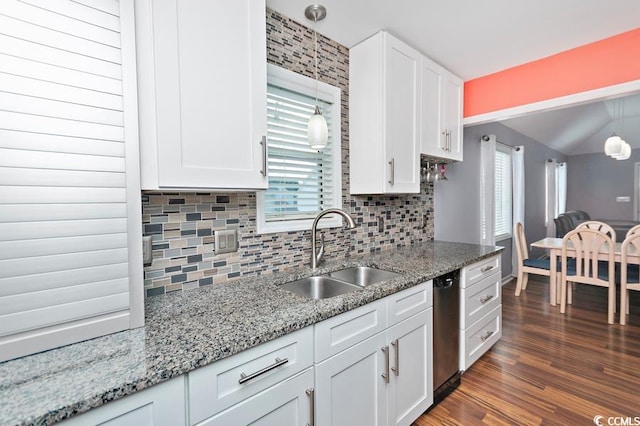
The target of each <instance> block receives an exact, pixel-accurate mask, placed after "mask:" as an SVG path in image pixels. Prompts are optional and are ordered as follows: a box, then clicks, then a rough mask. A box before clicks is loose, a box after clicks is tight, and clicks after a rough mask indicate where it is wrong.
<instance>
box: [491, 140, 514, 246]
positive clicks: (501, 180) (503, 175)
mask: <svg viewBox="0 0 640 426" xmlns="http://www.w3.org/2000/svg"><path fill="white" fill-rule="evenodd" d="M511 173H512V167H511V148H510V147H503V146H501V145H497V146H496V163H495V198H494V200H495V214H496V221H495V235H496V240H500V239H504V238H508V237H510V236H511V228H512V224H511V222H512V202H511V198H512V185H511Z"/></svg>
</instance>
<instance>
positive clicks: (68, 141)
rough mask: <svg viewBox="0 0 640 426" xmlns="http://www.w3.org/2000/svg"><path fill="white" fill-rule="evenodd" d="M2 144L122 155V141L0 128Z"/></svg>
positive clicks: (112, 155) (11, 146) (35, 149)
mask: <svg viewBox="0 0 640 426" xmlns="http://www.w3.org/2000/svg"><path fill="white" fill-rule="evenodd" d="M0 140H2V146H4V147H5V148H11V149H23V150H27V151H44V152H60V153H69V154H89V155H99V156H103V157H121V158H122V157H124V143H123V142H112V141H104V140H99V139H83V138H75V137H69V136H59V135H51V134H40V133H30V132H21V131H15V130H3V129H0Z"/></svg>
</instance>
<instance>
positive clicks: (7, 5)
mask: <svg viewBox="0 0 640 426" xmlns="http://www.w3.org/2000/svg"><path fill="white" fill-rule="evenodd" d="M113 3H116V6H118V3H117V2H113ZM0 13H2V14H4V15H7V16H11V17H12V18H14V19H18V20H21V21H24V22H28V23H31V24H34V25H39V26H43V27H46V28H49V29H51V30H56V31H59V32H61V33H64V34H69V35H73V36H76V37H80V38H83V39H85V40H91V41H95V42H97V43H101V44H104V45H107V46H112V47H117V48H119V47H120V33H119V32H117V31H112V30H110V29H107V28H103V27H100V26H97V25H94V24H92V23H89V22H84V21H81V20H78V19H75V18H71V17H69V16H64V15H61V14H59V13H55V12H52V11H49V10H46V9H42V8H40V7H38V6H34V5H31V4H29V3H25V2H22V1H16V0H3V1H1V2H0Z"/></svg>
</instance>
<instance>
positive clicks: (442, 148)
mask: <svg viewBox="0 0 640 426" xmlns="http://www.w3.org/2000/svg"><path fill="white" fill-rule="evenodd" d="M442 136H444V144H442V146H441V147H440V149H441V150H443V151H446V150H447V130H446V129H445V130H443V131H442Z"/></svg>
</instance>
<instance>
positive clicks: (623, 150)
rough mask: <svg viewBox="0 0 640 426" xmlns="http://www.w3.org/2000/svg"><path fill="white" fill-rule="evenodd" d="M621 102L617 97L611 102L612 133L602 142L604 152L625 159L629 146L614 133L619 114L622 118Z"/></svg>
mask: <svg viewBox="0 0 640 426" xmlns="http://www.w3.org/2000/svg"><path fill="white" fill-rule="evenodd" d="M622 102H623V100H622V99H617V100H616V101H615V103H614V104H613V134H612V135H611V136H609V137H608V138H607V140H606V141H605V143H604V153H605V154H607V155H608V156H610V157H612V158H615V159H616V160H626V159H627V158H629V156H630V155H631V146H629V144H628V143H627V142H625V141H624V140H623V139H622V138H621V137H620V136H618V135H617V134H616V129H617V123H618V120H620V119H621V117H620V115H622V118H624V110H623V109H622V108H623V105H622ZM627 151H628V152H627Z"/></svg>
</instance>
